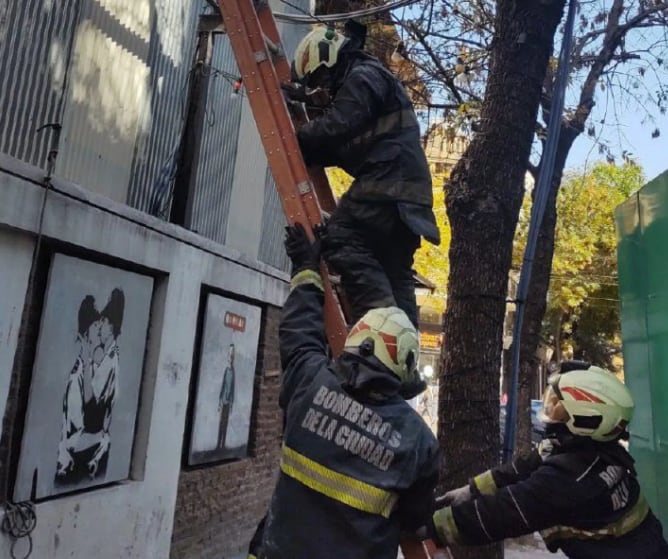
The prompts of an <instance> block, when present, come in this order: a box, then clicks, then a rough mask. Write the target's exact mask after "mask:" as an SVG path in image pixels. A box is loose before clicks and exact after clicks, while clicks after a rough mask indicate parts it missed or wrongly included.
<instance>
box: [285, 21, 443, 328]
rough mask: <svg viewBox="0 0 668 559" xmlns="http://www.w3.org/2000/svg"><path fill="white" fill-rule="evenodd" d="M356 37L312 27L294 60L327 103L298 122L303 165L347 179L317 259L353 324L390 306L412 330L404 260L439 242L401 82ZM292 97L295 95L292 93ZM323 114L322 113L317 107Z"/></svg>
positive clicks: (416, 131)
mask: <svg viewBox="0 0 668 559" xmlns="http://www.w3.org/2000/svg"><path fill="white" fill-rule="evenodd" d="M362 36H363V32H361V31H358V32H357V34H355V33H353V32H352V31H351V28H350V27H349V31H348V35H344V34H341V33H339V32H338V31H336V30H335V29H333V28H329V27H326V26H318V27H316V28H315V29H313V30H312V31H311V32H310V33H308V34H307V35H306V36H305V37H304V38H303V39H302V41H301V42H300V43H299V45H298V47H297V49H296V52H295V58H294V62H293V74H294V79H295V80H296V81H297V82H299V83H300V86H296V85H294V84H293V85H292V86H290V85H287V84H286V85H285V89H286V92H287V94H288V95H291V96H292V98H293V100H299V101H302V100H303V95H302V94H303V87H301V86H306V87H307V88H316V89H320V90H325V91H327V93H328V95H324V96H323V97H328V98H331V103H330V104H329V105H328V106H327V107H326V108H325V109H324V110H319V111H318V112H317V114H315V116H314V118H312V119H311V120H310V121H309V122H307V123H305V124H303V125H302V126H300V128H299V130H298V131H297V139H298V140H299V147H300V148H301V151H302V155H303V156H304V161H305V162H306V164H307V165H313V166H323V167H340V168H341V169H343V170H345V171H346V172H347V173H348V174H349V175H350V176H352V177H353V179H354V180H353V182H352V184H351V185H350V188H349V189H348V190H347V192H345V193H344V194H343V196H341V199H340V200H339V203H338V205H337V207H336V209H335V210H334V211H333V212H332V216H331V219H330V222H329V226H328V234H327V237H326V238H325V239H324V241H323V256H324V258H325V260H326V261H327V263H328V265H329V266H330V267H331V268H332V270H334V271H335V272H337V273H338V274H339V276H340V277H341V285H342V287H343V291H344V292H345V293H346V295H347V300H348V303H349V304H350V308H351V321H352V322H357V321H358V320H359V319H360V318H362V316H363V315H364V314H365V313H366V312H367V311H369V310H371V309H373V308H378V307H399V308H400V309H401V310H403V311H404V312H405V313H406V314H407V315H408V318H409V319H410V320H411V322H412V323H413V325H414V326H415V327H417V323H418V313H417V304H416V299H415V281H414V275H413V269H412V268H413V262H414V256H415V251H416V250H417V249H418V247H419V246H420V243H421V238H424V239H425V240H427V241H429V242H430V243H433V244H439V243H440V233H439V230H438V226H437V225H436V218H435V217H434V213H433V210H432V206H433V190H432V183H431V173H430V172H429V165H428V163H427V159H426V156H425V154H424V150H423V147H422V139H421V138H422V137H421V133H420V125H419V122H418V119H417V116H416V114H415V110H414V108H413V105H412V103H411V100H410V98H409V96H408V94H407V92H406V90H405V88H404V86H403V85H402V83H401V82H400V81H399V80H398V79H397V77H396V76H394V75H393V74H392V73H391V72H390V71H389V70H388V69H387V68H385V67H384V66H383V64H382V63H381V62H380V61H379V60H378V59H376V58H375V57H373V56H371V55H370V54H369V53H367V52H365V51H364V50H363V49H362V48H361V47H362V45H363V43H364V39H363V37H362ZM298 92H299V93H298ZM320 109H322V107H320Z"/></svg>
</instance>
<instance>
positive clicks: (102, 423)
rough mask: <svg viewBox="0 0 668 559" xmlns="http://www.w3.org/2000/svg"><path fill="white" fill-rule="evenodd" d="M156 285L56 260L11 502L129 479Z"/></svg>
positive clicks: (115, 271) (66, 259)
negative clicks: (145, 351) (154, 286)
mask: <svg viewBox="0 0 668 559" xmlns="http://www.w3.org/2000/svg"><path fill="white" fill-rule="evenodd" d="M152 293H153V278H151V277H149V276H144V275H141V274H136V273H134V272H128V271H126V270H121V269H118V268H112V267H110V266H104V265H101V264H97V263H95V262H90V261H87V260H82V259H80V258H74V257H71V256H66V255H63V254H55V255H54V256H53V259H52V262H51V268H50V270H49V277H48V282H47V288H46V295H45V299H44V307H43V310H42V316H41V322H40V327H39V337H38V340H37V350H36V355H35V362H34V365H33V372H32V380H31V383H30V391H29V396H28V409H27V413H26V420H25V428H24V432H23V438H22V441H21V453H20V456H19V464H18V471H17V478H16V483H15V485H14V500H15V501H24V500H27V499H42V498H46V497H51V496H54V495H58V494H60V493H67V492H71V491H76V490H80V489H85V488H89V487H94V486H96V485H102V484H108V483H111V482H114V481H120V480H123V479H127V477H128V475H129V471H130V459H131V454H132V445H133V442H134V432H135V421H136V416H137V407H138V401H139V387H140V384H141V378H142V369H143V363H144V350H145V346H146V335H147V329H148V321H149V314H150V308H151V297H152Z"/></svg>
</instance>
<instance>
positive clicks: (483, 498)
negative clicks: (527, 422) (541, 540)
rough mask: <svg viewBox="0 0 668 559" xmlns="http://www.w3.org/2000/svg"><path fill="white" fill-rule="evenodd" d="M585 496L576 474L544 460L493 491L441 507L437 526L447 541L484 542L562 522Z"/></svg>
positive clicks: (463, 542)
mask: <svg viewBox="0 0 668 559" xmlns="http://www.w3.org/2000/svg"><path fill="white" fill-rule="evenodd" d="M581 499H582V488H581V487H578V483H577V480H575V479H573V478H572V477H571V476H569V475H568V474H567V473H564V472H560V471H559V470H558V469H557V468H554V467H550V466H544V467H540V468H538V469H536V470H535V471H534V472H533V473H531V475H529V476H528V477H527V478H526V479H524V480H522V481H519V482H518V483H515V484H512V485H507V486H505V487H502V488H500V489H498V490H497V491H496V492H495V493H494V494H492V495H480V496H478V497H476V498H473V499H471V500H469V501H467V502H464V503H461V504H459V505H452V506H448V507H445V508H442V509H440V510H437V511H436V512H435V513H434V515H433V528H434V532H435V535H436V537H437V538H438V539H439V540H440V541H441V542H442V543H444V544H453V543H456V544H464V545H483V544H488V543H491V542H495V541H500V540H503V539H506V538H514V537H517V536H521V535H524V534H530V533H532V532H535V531H537V530H543V529H545V528H549V527H551V526H555V525H557V524H564V523H566V522H568V519H569V515H570V514H571V512H572V511H573V510H574V508H575V507H577V506H578V501H580V500H581Z"/></svg>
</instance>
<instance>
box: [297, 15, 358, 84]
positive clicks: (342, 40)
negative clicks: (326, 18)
mask: <svg viewBox="0 0 668 559" xmlns="http://www.w3.org/2000/svg"><path fill="white" fill-rule="evenodd" d="M348 41H349V39H348V38H347V37H345V36H344V35H342V34H341V33H339V32H338V31H336V30H335V29H334V28H333V27H325V26H322V25H320V26H318V27H316V28H315V29H313V30H312V31H311V32H310V33H309V34H308V35H306V37H304V38H303V39H302V40H301V41H300V43H299V44H298V45H297V49H296V50H295V60H294V66H293V70H294V73H295V75H296V77H297V79H298V80H300V81H303V82H304V83H307V84H309V85H310V78H311V77H312V76H313V75H314V73H315V72H316V70H318V69H319V68H333V67H334V65H335V64H336V63H337V61H338V59H339V52H340V51H341V49H342V48H343V47H344V46H345V45H346V44H347V43H348Z"/></svg>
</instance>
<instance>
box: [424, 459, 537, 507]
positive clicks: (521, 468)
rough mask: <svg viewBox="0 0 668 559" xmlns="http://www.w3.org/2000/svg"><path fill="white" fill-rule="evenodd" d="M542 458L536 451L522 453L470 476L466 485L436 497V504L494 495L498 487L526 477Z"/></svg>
mask: <svg viewBox="0 0 668 559" xmlns="http://www.w3.org/2000/svg"><path fill="white" fill-rule="evenodd" d="M541 463H542V460H541V458H540V455H539V454H538V451H533V452H530V453H523V454H521V455H519V456H517V457H515V458H514V459H513V460H512V462H507V463H506V464H502V465H501V466H497V467H495V468H492V469H490V470H486V471H484V472H483V473H481V474H478V475H477V476H475V477H473V478H471V480H470V481H469V483H468V484H467V485H464V486H463V487H458V488H457V489H452V490H451V491H448V492H447V493H446V494H445V495H442V496H441V497H439V498H437V499H436V505H437V506H439V507H445V506H447V505H459V504H461V503H464V502H466V501H469V500H471V499H475V498H476V497H479V496H480V495H494V494H495V493H496V492H497V491H498V490H499V489H500V488H502V487H505V486H506V485H511V484H513V483H517V482H519V481H522V480H524V479H526V478H528V477H529V476H530V475H531V472H533V471H534V470H535V469H536V468H538V466H540V465H541Z"/></svg>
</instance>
